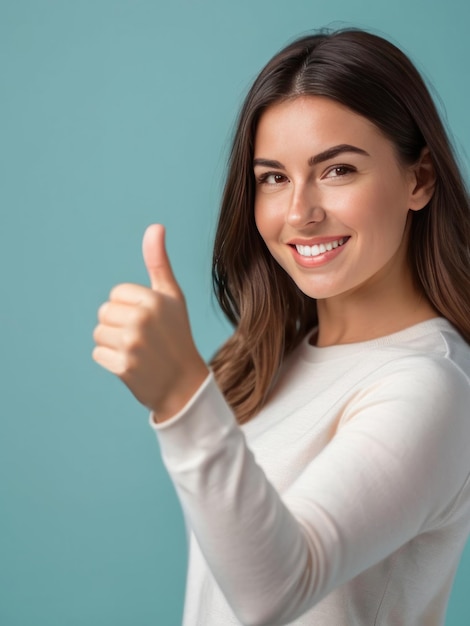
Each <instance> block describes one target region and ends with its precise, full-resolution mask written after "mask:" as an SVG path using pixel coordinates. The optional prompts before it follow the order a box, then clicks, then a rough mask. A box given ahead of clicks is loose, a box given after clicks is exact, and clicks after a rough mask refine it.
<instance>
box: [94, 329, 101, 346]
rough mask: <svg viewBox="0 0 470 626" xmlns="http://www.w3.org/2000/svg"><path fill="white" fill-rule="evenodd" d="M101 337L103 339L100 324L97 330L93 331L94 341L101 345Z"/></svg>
mask: <svg viewBox="0 0 470 626" xmlns="http://www.w3.org/2000/svg"><path fill="white" fill-rule="evenodd" d="M100 337H101V324H98V326H96V327H95V329H94V330H93V339H94V340H95V342H96V343H99V342H100Z"/></svg>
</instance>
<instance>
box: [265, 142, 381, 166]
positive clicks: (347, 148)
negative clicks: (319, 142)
mask: <svg viewBox="0 0 470 626" xmlns="http://www.w3.org/2000/svg"><path fill="white" fill-rule="evenodd" d="M343 152H354V153H355V154H362V155H364V156H370V154H369V153H368V152H366V151H365V150H363V149H362V148H358V147H357V146H351V145H350V144H347V143H342V144H339V145H338V146H332V147H331V148H328V149H327V150H324V151H323V152H320V153H319V154H316V155H315V156H312V157H310V158H309V160H308V164H309V165H317V164H318V163H323V161H329V160H330V159H334V158H335V157H337V156H338V155H340V154H343ZM257 165H262V166H264V167H273V168H275V169H281V170H283V169H285V167H284V165H283V164H282V163H280V162H279V161H272V160H270V159H254V160H253V167H256V166H257Z"/></svg>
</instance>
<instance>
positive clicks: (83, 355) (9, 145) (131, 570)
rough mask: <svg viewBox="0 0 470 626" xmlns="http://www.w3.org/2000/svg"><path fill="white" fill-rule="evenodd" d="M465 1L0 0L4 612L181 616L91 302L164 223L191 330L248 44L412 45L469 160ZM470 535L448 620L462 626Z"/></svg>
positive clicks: (110, 618) (52, 621) (164, 526)
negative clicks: (322, 40) (370, 35)
mask: <svg viewBox="0 0 470 626" xmlns="http://www.w3.org/2000/svg"><path fill="white" fill-rule="evenodd" d="M469 7H470V5H469V3H468V2H467V1H466V0H447V1H446V2H443V1H439V2H437V1H433V0H413V1H412V2H410V0H393V2H390V1H385V0H335V1H334V2H324V1H320V0H315V1H312V0H289V2H286V1H285V0H284V1H281V0H237V1H233V0H232V1H230V2H229V1H227V0H206V1H203V0H201V1H200V2H198V1H190V0H186V1H184V0H172V1H165V2H163V1H161V0H134V1H132V0H127V1H124V0H115V1H113V0H57V1H53V0H0V215H1V222H0V272H1V283H0V289H1V292H0V293H1V295H0V315H1V327H0V331H1V332H0V355H1V361H0V363H1V365H0V367H1V372H0V373H1V376H0V385H1V388H0V394H1V395H0V624H1V625H2V626H43V625H44V626H82V625H83V626H85V625H86V626H129V625H134V624H135V625H138V626H157V625H158V626H177V625H178V624H180V621H181V614H182V603H183V592H184V578H185V566H186V545H185V533H184V527H183V522H182V515H181V512H180V509H179V505H178V503H177V501H176V499H175V495H174V492H173V489H172V486H171V484H170V482H169V479H168V478H167V476H166V474H165V471H164V469H163V467H162V463H161V460H160V457H159V450H158V445H157V443H156V441H155V438H154V435H153V433H152V432H151V430H150V428H149V426H148V416H147V412H146V410H145V409H143V408H142V407H141V406H139V405H138V404H137V402H136V401H135V400H134V399H133V397H132V396H131V394H130V393H129V392H128V390H127V389H126V388H125V387H124V386H123V385H122V384H121V383H120V382H119V381H118V380H116V379H115V378H113V376H112V375H110V374H108V373H107V372H105V371H104V370H102V369H100V368H99V367H98V366H97V365H96V364H95V363H94V362H93V361H92V359H91V351H92V347H93V341H92V330H93V327H94V325H95V320H96V311H97V308H98V306H99V305H100V304H101V303H102V302H103V301H104V300H105V299H107V295H108V293H109V291H110V289H111V287H112V286H113V285H114V284H116V283H119V282H127V281H130V282H138V283H142V284H147V277H146V274H145V269H144V266H143V263H142V259H141V237H142V234H143V231H144V229H145V227H146V226H147V225H148V224H149V223H152V222H163V223H164V224H166V226H167V229H168V248H169V253H170V256H171V260H172V263H173V267H174V270H175V273H176V275H177V277H178V279H179V281H180V283H181V285H182V288H183V290H184V291H185V293H186V296H187V301H188V306H189V310H190V314H191V320H192V326H193V330H194V336H195V339H196V342H197V345H198V346H199V348H200V350H201V352H202V354H203V355H204V357H205V358H209V357H210V355H211V354H212V353H213V352H214V350H215V349H216V347H217V346H218V345H219V344H220V343H221V342H222V341H223V340H224V338H226V337H227V336H228V333H229V332H230V329H229V327H228V325H227V324H226V323H225V322H224V320H223V319H222V316H221V314H220V313H219V312H218V311H217V308H216V305H215V302H214V298H213V297H212V295H211V279H210V262H211V245H212V240H213V235H214V230H215V220H216V216H217V211H218V202H219V198H220V192H221V187H222V181H223V175H224V171H225V164H226V158H227V153H228V149H229V145H230V137H231V133H232V129H233V123H234V119H235V117H236V114H237V111H238V108H239V106H240V104H241V102H242V99H243V97H244V95H245V94H246V91H247V89H248V86H249V84H250V82H251V81H252V79H253V78H254V77H255V75H256V74H257V72H258V71H259V70H260V69H261V67H262V66H263V65H264V63H265V62H266V61H267V60H268V59H269V58H270V57H271V56H272V55H273V54H274V53H275V52H276V51H277V50H278V49H279V48H281V47H282V46H284V45H285V44H286V43H287V42H289V41H290V40H292V39H293V38H294V37H296V36H298V35H300V34H304V33H307V32H309V31H311V30H314V29H317V28H320V27H325V26H330V27H345V26H358V27H363V28H367V29H371V30H372V31H373V32H376V33H378V34H383V35H386V36H388V37H389V38H390V39H391V40H392V41H393V42H394V43H396V44H398V45H399V46H400V47H402V48H403V49H404V50H405V51H406V52H407V53H408V54H409V55H410V56H411V58H412V59H413V60H414V61H415V62H416V64H417V66H418V68H419V69H420V70H421V71H422V72H423V74H424V76H425V77H426V79H427V80H428V81H429V83H430V84H431V85H432V89H433V91H434V90H436V92H437V93H439V94H440V98H441V99H440V100H439V107H440V109H441V111H442V112H443V115H444V117H445V119H446V121H447V124H448V126H449V127H450V129H451V130H452V136H453V138H454V139H453V140H454V143H455V148H456V151H457V153H458V155H459V158H460V159H461V161H462V164H463V167H464V168H465V170H466V171H467V172H468V163H469V160H468V151H469V149H470V121H469V119H470V118H469V116H468V106H469V100H470V86H469V70H468V61H469V58H470V37H469V35H468V27H469V23H470V10H469ZM469 580H470V551H467V553H466V555H465V556H464V559H463V562H462V564H461V567H460V570H459V572H458V576H457V580H456V584H455V588H454V591H453V595H452V598H451V603H450V608H449V616H448V622H447V623H448V624H449V625H451V626H459V625H462V624H464V623H467V619H466V618H468V614H469V612H470V604H469V600H468V585H469Z"/></svg>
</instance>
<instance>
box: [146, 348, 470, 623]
mask: <svg viewBox="0 0 470 626" xmlns="http://www.w3.org/2000/svg"><path fill="white" fill-rule="evenodd" d="M404 361H405V360H404ZM416 361H418V362H416ZM410 372H412V373H413V375H412V384H411V385H410V384H409V381H410ZM397 390H399V393H397ZM467 405H468V382H467V381H466V380H465V379H464V378H463V376H461V375H460V374H459V373H458V372H457V371H456V370H454V369H453V366H452V364H449V363H440V364H436V363H433V362H429V361H423V360H422V359H421V360H419V359H414V358H410V359H407V360H406V362H404V363H403V367H402V368H400V369H397V370H395V371H393V372H391V373H387V372H384V376H383V378H381V381H380V383H378V384H375V385H374V387H373V388H372V389H369V390H365V391H364V392H363V393H362V394H361V396H359V397H357V398H356V399H355V401H354V403H353V404H351V405H350V408H349V411H348V414H347V415H346V416H345V421H344V423H343V425H342V427H341V428H340V429H339V431H338V433H337V435H336V436H335V437H334V439H333V441H332V442H331V443H330V444H329V445H328V446H327V448H325V450H324V451H323V452H322V453H321V454H320V455H319V456H318V457H317V458H316V459H314V460H313V461H312V462H311V464H310V465H309V466H308V467H307V469H306V470H305V471H304V473H303V474H302V475H301V476H299V478H298V480H297V482H296V483H295V484H294V485H293V486H292V488H291V489H290V490H289V491H288V492H287V493H286V494H285V495H284V496H283V498H281V497H279V495H278V494H277V493H276V491H275V490H274V489H273V488H272V486H271V485H270V483H269V482H268V481H267V479H266V477H265V475H264V473H263V471H262V470H261V469H260V468H259V467H258V466H257V464H256V462H255V460H254V458H253V455H252V454H251V452H250V450H249V449H248V448H247V446H246V443H245V440H244V436H243V433H242V431H241V430H240V429H239V428H238V426H237V425H236V423H235V421H234V419H233V416H232V414H231V412H230V410H229V409H228V407H227V405H226V403H225V401H224V399H223V397H222V396H221V394H220V392H219V391H218V389H217V387H216V385H215V383H214V381H213V380H212V379H211V378H209V379H207V380H206V382H205V383H204V385H203V387H202V388H201V389H200V390H199V392H198V393H197V395H196V396H195V397H194V398H193V400H192V401H191V403H190V404H189V405H188V406H187V407H186V408H185V410H184V411H183V412H182V413H181V414H180V415H178V416H176V417H175V418H174V419H173V420H171V421H169V422H167V423H166V424H164V425H163V426H156V427H155V428H156V430H157V431H158V436H159V439H160V444H161V448H162V454H163V457H164V461H165V463H166V466H167V468H168V470H169V472H170V474H171V476H172V478H173V481H174V483H175V486H176V489H177V491H178V494H179V497H180V499H181V502H182V505H183V507H184V509H185V512H186V516H187V518H188V520H189V522H190V524H191V526H192V528H193V530H194V532H195V535H196V537H197V539H198V541H199V544H200V546H201V549H202V551H203V553H204V555H205V558H206V560H207V562H208V564H209V567H210V569H211V571H212V573H213V574H214V576H215V578H216V579H217V581H218V584H219V586H220V587H221V589H222V590H223V592H224V594H225V596H226V598H227V600H228V602H229V603H230V604H231V606H232V608H233V610H234V611H235V612H236V614H237V615H238V617H239V619H240V620H241V621H242V623H244V624H271V625H273V624H285V623H288V622H289V621H291V620H293V619H295V618H296V617H298V616H299V615H301V614H302V613H303V612H305V611H306V610H308V609H309V608H310V607H312V606H313V605H314V604H316V603H317V602H318V601H319V600H320V599H321V598H323V597H324V596H325V595H326V594H328V593H329V592H330V591H331V590H332V589H334V588H335V587H337V586H339V585H341V584H343V583H345V582H347V581H348V580H350V579H351V578H353V577H354V576H356V575H357V574H359V573H360V572H361V571H363V570H365V569H366V568H368V567H370V566H372V565H373V564H375V563H377V562H379V561H380V560H382V559H383V558H385V557H386V556H388V555H389V554H391V553H392V552H394V551H395V550H397V549H398V548H399V547H400V546H401V545H403V544H404V543H406V542H407V541H408V540H410V539H411V538H412V537H414V536H416V535H417V534H418V533H420V532H423V531H425V530H426V529H427V528H430V527H431V526H433V525H434V526H435V525H436V524H438V523H439V522H441V521H442V520H443V519H445V515H446V513H447V511H448V509H449V508H450V505H451V503H452V502H453V501H454V499H455V497H456V495H457V492H458V490H459V488H460V487H461V486H462V485H463V483H464V481H465V478H466V474H467V473H468V462H467V461H466V459H467V457H468V453H467V451H466V446H467V443H466V442H468V436H469V434H470V433H469V425H468V419H467V415H466V408H465V407H466V406H467Z"/></svg>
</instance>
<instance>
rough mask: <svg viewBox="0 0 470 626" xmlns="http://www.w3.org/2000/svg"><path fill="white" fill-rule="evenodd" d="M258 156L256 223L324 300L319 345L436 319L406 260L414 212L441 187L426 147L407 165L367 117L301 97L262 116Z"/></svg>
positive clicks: (282, 260) (297, 277)
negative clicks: (418, 156)
mask: <svg viewBox="0 0 470 626" xmlns="http://www.w3.org/2000/svg"><path fill="white" fill-rule="evenodd" d="M340 142H343V143H340ZM312 151H313V152H314V154H313V156H312ZM254 154H255V157H254V161H253V163H254V172H255V177H256V194H255V220H256V225H257V228H258V231H259V233H260V235H261V237H262V238H263V240H264V242H265V244H266V246H267V248H268V250H269V252H270V253H271V255H272V256H273V257H274V259H276V261H277V262H278V263H279V265H280V266H281V267H282V268H283V269H284V270H285V271H286V272H287V273H288V274H289V276H290V277H291V278H292V280H293V281H294V282H295V284H296V285H297V287H298V288H299V289H300V290H301V291H302V292H303V293H304V294H306V295H307V296H309V297H311V298H315V299H316V300H317V313H318V318H319V319H318V321H319V323H318V329H319V330H318V335H317V345H318V346H325V345H333V344H335V343H350V342H352V341H355V340H361V338H368V339H372V338H375V337H377V336H382V335H388V334H390V333H392V332H395V331H396V330H401V329H402V328H404V327H406V326H408V325H410V324H415V323H418V322H420V321H424V320H426V319H429V318H431V317H436V316H437V313H436V311H435V310H434V309H433V308H432V306H431V304H430V303H429V301H428V300H427V299H426V298H423V294H422V291H421V290H420V289H418V287H417V286H416V285H415V284H414V282H413V276H412V272H411V268H410V266H409V263H408V258H407V249H408V238H409V230H410V225H411V216H412V213H411V212H412V211H419V210H421V209H423V208H424V207H425V206H426V205H427V204H428V202H429V200H430V198H431V196H432V193H433V191H434V180H435V176H434V170H433V167H432V164H431V162H430V159H429V151H428V150H427V149H425V150H423V154H422V155H421V156H420V158H419V159H418V161H417V162H416V163H413V164H411V165H405V164H402V163H400V162H399V160H398V158H397V155H396V151H395V148H394V145H393V143H392V141H390V140H389V139H388V138H387V137H385V136H384V134H383V133H382V132H381V131H380V130H378V128H377V127H376V126H374V125H373V124H371V123H370V122H369V121H368V120H367V119H365V118H364V117H362V116H360V115H358V114H356V113H354V112H353V111H351V110H350V109H348V108H346V107H344V106H343V105H341V104H339V103H337V102H334V101H331V100H330V99H328V98H324V97H319V96H298V97H296V98H293V99H288V100H286V101H284V102H281V103H279V104H275V105H272V106H271V107H270V108H269V109H268V110H267V111H266V112H265V113H264V114H263V115H262V116H261V119H260V121H259V124H258V129H257V133H256V142H255V150H254ZM268 155H269V158H265V156H268ZM384 233H387V236H386V237H384ZM369 305H370V306H369ZM377 320H380V323H377Z"/></svg>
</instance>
